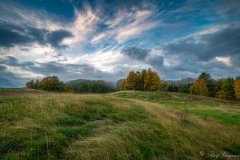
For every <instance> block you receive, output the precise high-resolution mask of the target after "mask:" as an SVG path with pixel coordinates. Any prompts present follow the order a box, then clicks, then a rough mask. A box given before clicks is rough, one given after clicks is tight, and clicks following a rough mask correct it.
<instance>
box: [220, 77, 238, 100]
mask: <svg viewBox="0 0 240 160" xmlns="http://www.w3.org/2000/svg"><path fill="white" fill-rule="evenodd" d="M217 98H221V99H228V100H230V99H234V98H235V91H234V79H233V78H231V77H229V78H227V79H225V80H224V81H223V82H222V85H221V89H220V90H219V91H218V92H217Z"/></svg>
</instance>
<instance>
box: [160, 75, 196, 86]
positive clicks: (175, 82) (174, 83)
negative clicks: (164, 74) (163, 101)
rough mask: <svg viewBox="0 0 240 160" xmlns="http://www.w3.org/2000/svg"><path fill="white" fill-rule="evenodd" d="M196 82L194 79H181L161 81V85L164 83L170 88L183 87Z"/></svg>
mask: <svg viewBox="0 0 240 160" xmlns="http://www.w3.org/2000/svg"><path fill="white" fill-rule="evenodd" d="M195 81H196V78H191V77H188V78H182V79H181V80H163V83H166V84H167V85H171V86H184V85H187V84H191V83H194V82H195Z"/></svg>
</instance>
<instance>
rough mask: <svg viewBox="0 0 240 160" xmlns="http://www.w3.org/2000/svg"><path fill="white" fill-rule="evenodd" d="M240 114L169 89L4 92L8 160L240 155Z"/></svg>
mask: <svg viewBox="0 0 240 160" xmlns="http://www.w3.org/2000/svg"><path fill="white" fill-rule="evenodd" d="M239 113H240V104H239V103H238V102H234V103H231V102H228V101H218V100H215V99H210V98H205V97H198V96H192V95H186V94H177V93H166V92H130V91H128V92H116V93H113V94H103V95H91V94H87V95H84V94H58V93H53V94H46V95H44V94H41V95H32V94H29V95H24V96H6V97H0V159H39V160H42V159H84V160H88V159H92V160H95V159H104V160H105V159H113V160H114V159H126V160H127V159H140V160H141V159H142V160H145V159H152V160H154V159H156V160H158V159H214V158H212V157H210V156H209V154H207V153H210V152H215V154H219V155H220V154H222V153H223V152H226V153H227V154H228V155H240V127H239V125H240V121H239V117H240V116H239ZM201 151H202V152H204V153H205V155H204V156H201V155H200V152H201ZM220 159H224V157H223V156H222V157H221V156H220Z"/></svg>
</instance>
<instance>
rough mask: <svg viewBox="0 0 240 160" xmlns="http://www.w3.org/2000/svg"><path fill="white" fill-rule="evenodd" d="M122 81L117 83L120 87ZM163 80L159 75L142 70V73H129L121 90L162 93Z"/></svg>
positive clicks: (149, 70)
mask: <svg viewBox="0 0 240 160" xmlns="http://www.w3.org/2000/svg"><path fill="white" fill-rule="evenodd" d="M120 81H122V80H120ZM120 81H118V82H117V86H119V84H120ZM160 89H161V79H160V77H159V76H158V73H157V72H155V71H152V70H151V69H150V68H149V69H148V70H142V71H141V72H138V71H137V72H136V73H135V72H134V71H131V72H129V74H128V76H127V78H126V79H124V80H123V81H122V85H121V87H120V90H138V91H160Z"/></svg>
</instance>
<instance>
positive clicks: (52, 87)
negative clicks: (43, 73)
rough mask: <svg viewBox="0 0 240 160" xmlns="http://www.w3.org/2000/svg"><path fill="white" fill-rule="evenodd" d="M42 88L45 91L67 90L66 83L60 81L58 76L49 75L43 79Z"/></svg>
mask: <svg viewBox="0 0 240 160" xmlns="http://www.w3.org/2000/svg"><path fill="white" fill-rule="evenodd" d="M41 89H42V90H45V91H53V92H61V91H64V90H65V85H64V83H63V82H60V81H59V79H58V77H57V76H48V77H45V78H43V79H42V81H41Z"/></svg>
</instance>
